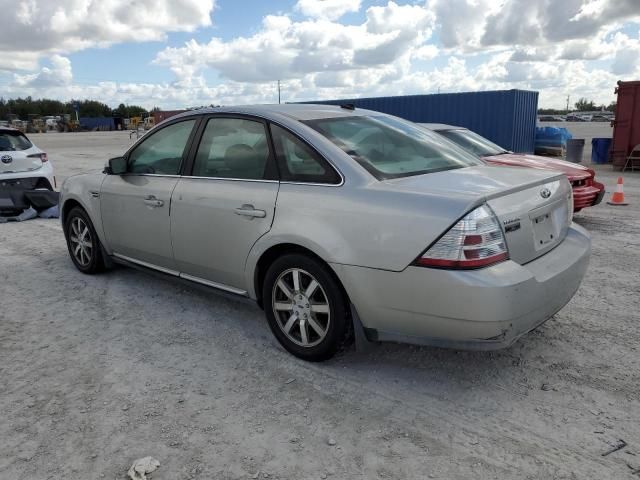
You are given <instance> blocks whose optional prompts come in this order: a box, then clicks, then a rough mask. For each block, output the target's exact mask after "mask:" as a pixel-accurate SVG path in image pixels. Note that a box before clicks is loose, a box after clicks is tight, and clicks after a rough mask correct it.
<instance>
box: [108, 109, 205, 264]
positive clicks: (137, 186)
mask: <svg viewBox="0 0 640 480" xmlns="http://www.w3.org/2000/svg"><path fill="white" fill-rule="evenodd" d="M196 122H197V120H196V119H194V118H190V119H186V120H181V121H176V122H174V123H171V124H169V125H167V126H165V127H162V128H160V129H159V130H157V131H152V132H151V133H150V134H149V136H148V137H144V138H143V140H141V141H140V142H139V143H138V144H136V145H135V146H134V148H133V149H132V150H131V151H130V152H128V154H127V155H126V159H127V172H126V173H125V174H123V175H108V176H107V178H105V180H104V182H103V183H102V188H101V191H100V199H101V201H100V205H101V207H100V208H101V214H102V225H103V228H104V232H105V237H106V240H107V244H108V245H109V246H110V247H111V249H112V250H113V252H114V255H115V256H118V257H120V258H124V259H126V260H130V261H134V262H136V263H140V264H142V265H146V266H152V267H155V268H159V269H161V270H165V271H168V272H169V273H176V271H175V262H174V260H173V252H172V248H171V233H170V228H171V225H170V222H169V213H170V209H171V193H172V192H173V190H174V188H175V186H176V184H177V183H178V179H179V178H180V177H179V175H180V172H181V168H182V166H183V164H184V161H185V159H186V156H187V151H188V146H189V145H190V138H191V136H192V134H193V132H194V131H195V128H194V127H195V125H196Z"/></svg>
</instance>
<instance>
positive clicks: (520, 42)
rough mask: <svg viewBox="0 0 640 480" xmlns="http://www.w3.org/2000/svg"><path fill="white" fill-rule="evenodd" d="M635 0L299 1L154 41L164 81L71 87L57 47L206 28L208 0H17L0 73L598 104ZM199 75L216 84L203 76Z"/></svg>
mask: <svg viewBox="0 0 640 480" xmlns="http://www.w3.org/2000/svg"><path fill="white" fill-rule="evenodd" d="M7 1H8V0H0V6H1V5H2V4H4V3H6V2H7ZM638 1H640V0H563V1H562V2H557V1H555V0H428V1H425V3H416V2H413V3H409V4H402V5H399V4H397V3H395V2H393V1H388V2H387V3H384V4H382V3H380V2H375V5H374V6H369V7H368V8H366V9H365V6H363V5H362V4H363V3H364V2H361V1H353V0H346V1H339V2H338V1H337V0H326V1H317V2H311V1H307V0H300V1H298V2H297V3H296V4H295V7H293V8H294V11H295V12H299V13H301V14H302V15H303V17H304V18H302V19H300V16H299V15H294V14H293V13H294V11H292V12H291V13H290V14H287V13H286V12H285V13H279V14H277V15H267V16H266V17H264V18H263V20H262V23H261V24H260V25H258V26H257V29H255V30H252V32H253V33H251V34H244V35H238V36H236V37H233V38H230V39H222V38H215V37H214V38H211V40H210V41H208V42H207V41H204V42H201V41H196V40H195V39H192V40H189V41H187V42H186V43H185V44H183V45H182V46H178V47H169V48H164V49H162V50H160V51H159V52H158V54H157V56H156V58H155V61H154V62H155V63H156V64H157V65H160V66H165V67H167V68H169V69H170V70H171V71H172V72H173V73H174V74H175V76H176V79H175V81H174V82H165V83H144V84H142V83H120V82H99V83H96V84H92V85H79V84H76V83H74V81H73V78H72V70H71V64H70V62H69V60H68V58H67V57H66V56H65V52H71V51H77V50H80V49H82V48H86V47H87V46H103V45H106V44H108V43H113V42H120V41H144V40H151V39H162V38H164V36H165V35H166V33H167V32H170V31H177V30H183V31H184V30H190V29H194V28H197V27H198V26H199V25H207V24H208V23H210V21H211V20H210V15H211V11H212V9H213V3H214V0H204V1H199V0H179V1H178V2H172V1H170V0H158V2H156V3H152V2H149V1H146V0H143V1H141V3H137V4H135V5H136V6H135V7H131V3H130V2H129V1H126V2H125V0H103V2H102V3H97V2H92V1H90V0H57V3H54V2H50V3H44V2H40V1H38V0H21V1H20V2H18V3H17V4H16V5H17V7H14V8H13V9H12V10H11V12H12V13H11V14H10V15H9V16H11V18H12V22H13V24H15V25H17V26H15V25H14V26H5V23H6V22H7V20H6V19H5V18H0V28H1V27H5V32H4V34H3V36H1V37H0V70H2V69H3V68H5V69H10V70H14V71H16V70H24V71H22V72H18V73H16V74H15V75H12V76H11V78H12V80H11V82H10V84H8V85H7V87H6V88H5V87H4V86H3V96H5V97H6V96H17V95H32V96H40V97H41V96H47V97H57V98H61V99H70V98H95V99H97V100H101V101H104V102H106V103H109V104H111V105H117V104H119V103H136V104H142V105H144V106H147V107H149V108H150V107H153V106H155V105H157V106H161V107H163V108H182V107H187V106H195V105H207V104H211V103H213V104H226V105H229V104H247V103H273V102H275V101H277V91H276V86H275V85H276V80H277V79H280V80H282V93H283V100H285V101H296V100H313V99H329V98H352V97H364V96H378V95H402V94H420V93H436V92H438V91H441V92H455V91H468V90H488V89H510V88H521V89H532V90H539V91H540V92H541V95H540V105H541V106H542V107H549V106H556V107H559V106H562V105H564V102H565V99H566V96H567V95H571V97H572V99H573V100H572V101H575V99H577V98H578V97H587V98H589V99H593V100H595V101H596V103H598V104H600V103H609V102H611V101H612V100H614V98H615V97H614V95H613V88H614V87H615V82H616V81H617V80H618V79H626V80H631V79H637V78H638V77H640V34H638V35H636V34H635V33H634V32H635V30H634V29H636V30H637V28H636V27H637V26H638V23H634V22H640V18H639V15H640V9H639V8H638V5H639V4H638ZM139 2H140V0H139ZM89 5H90V6H91V9H90V10H88V8H89V7H88V6H89ZM5 10H8V9H5ZM353 11H359V12H361V14H363V17H362V20H361V21H360V22H359V23H356V24H353V22H350V24H345V23H341V22H340V21H338V19H339V18H340V17H341V16H342V15H344V14H345V13H348V12H353ZM47 15H48V16H49V17H47ZM85 17H86V18H85ZM47 18H48V21H47ZM13 24H12V25H13ZM7 25H8V24H7ZM40 25H44V27H43V28H38V29H36V28H34V26H40ZM622 27H624V28H622ZM10 28H13V30H12V32H13V34H14V36H13V37H12V36H11V34H10V33H11V32H9V34H7V31H6V30H7V29H10ZM434 30H435V32H436V35H435V36H434V37H435V38H434V37H432V34H433V31H434ZM16 32H17V33H16ZM630 32H631V33H630ZM31 37H33V38H31ZM436 42H438V43H436ZM44 58H47V59H48V62H47V63H46V64H45V66H42V65H39V60H41V59H44ZM435 65H437V66H435ZM207 71H213V72H215V74H216V76H217V77H218V78H219V79H220V80H218V81H217V84H215V85H208V84H207V82H206V81H205V79H204V76H205V74H206V72H207Z"/></svg>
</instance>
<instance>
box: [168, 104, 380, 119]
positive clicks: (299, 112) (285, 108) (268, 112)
mask: <svg viewBox="0 0 640 480" xmlns="http://www.w3.org/2000/svg"><path fill="white" fill-rule="evenodd" d="M212 113H241V114H246V115H256V116H259V117H265V118H271V117H273V116H279V115H284V116H286V117H289V118H292V119H294V120H315V119H319V118H335V117H353V116H362V115H385V114H383V113H380V112H375V111H373V110H366V109H364V108H353V109H352V108H343V107H341V106H339V105H319V104H311V103H284V104H274V105H239V106H227V107H207V108H199V109H197V110H189V111H188V112H184V113H182V114H180V115H176V116H174V117H170V118H172V119H173V118H177V117H183V118H184V117H189V116H195V115H207V114H212Z"/></svg>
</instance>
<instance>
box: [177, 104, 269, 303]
mask: <svg viewBox="0 0 640 480" xmlns="http://www.w3.org/2000/svg"><path fill="white" fill-rule="evenodd" d="M269 144H270V142H269V137H268V134H267V129H266V124H265V123H264V122H263V121H261V120H258V119H253V118H250V117H237V116H228V115H227V116H213V117H210V118H209V119H208V120H207V122H206V125H205V126H204V128H203V130H202V135H201V140H200V142H199V145H198V147H197V150H196V152H195V155H194V157H193V167H192V174H191V175H190V176H183V177H182V178H181V179H180V180H179V182H178V184H177V186H176V188H175V190H174V192H173V197H172V214H171V237H172V241H173V253H174V258H175V261H176V268H177V269H178V270H180V272H182V273H181V276H183V277H185V278H189V279H191V280H196V281H200V282H202V283H206V284H209V285H213V286H217V287H219V288H223V289H226V290H230V291H233V292H235V293H244V292H245V290H246V285H245V282H244V266H245V261H246V259H247V256H248V254H249V251H250V250H251V247H252V246H253V244H254V243H255V242H256V241H257V240H258V239H259V238H260V237H261V236H262V235H264V234H265V233H266V232H268V231H269V229H270V228H271V224H272V221H273V215H274V211H275V204H276V197H277V195H278V187H279V182H278V180H277V174H276V166H275V161H274V158H273V154H272V152H271V149H270V146H269Z"/></svg>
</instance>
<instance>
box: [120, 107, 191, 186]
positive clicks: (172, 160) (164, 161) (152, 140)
mask: <svg viewBox="0 0 640 480" xmlns="http://www.w3.org/2000/svg"><path fill="white" fill-rule="evenodd" d="M195 123H196V121H195V120H186V121H184V122H178V123H174V124H173V125H168V126H166V127H164V128H163V129H161V130H159V131H157V132H155V133H153V134H152V135H151V136H150V137H148V138H146V139H144V140H142V143H140V145H138V146H137V147H136V148H135V149H134V150H133V151H132V152H131V153H130V154H129V157H128V164H127V172H128V173H151V174H156V175H178V174H179V173H180V165H181V164H182V157H183V155H184V151H185V149H186V147H187V142H188V141H189V135H191V130H193V126H194V125H195Z"/></svg>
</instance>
